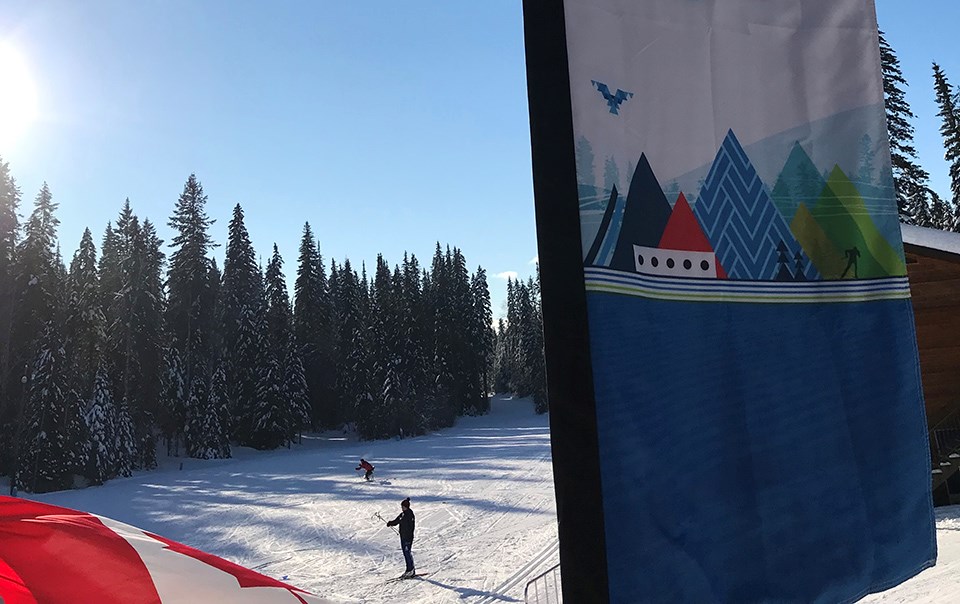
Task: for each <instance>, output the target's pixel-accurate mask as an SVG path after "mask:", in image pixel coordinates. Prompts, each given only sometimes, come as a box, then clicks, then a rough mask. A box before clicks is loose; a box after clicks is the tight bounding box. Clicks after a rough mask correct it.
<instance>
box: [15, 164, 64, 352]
mask: <svg viewBox="0 0 960 604" xmlns="http://www.w3.org/2000/svg"><path fill="white" fill-rule="evenodd" d="M56 209H57V204H56V203H54V201H53V196H52V195H51V194H50V189H49V188H48V187H47V184H46V183H44V184H43V187H42V188H41V189H40V193H39V194H38V195H37V198H36V202H35V204H34V209H33V212H32V213H31V214H30V218H29V219H28V220H27V223H26V225H25V227H24V231H25V236H24V239H23V241H22V242H21V244H20V248H19V249H18V250H17V255H18V257H19V269H20V270H19V275H18V278H17V283H16V289H17V291H18V292H19V295H20V299H19V301H18V303H17V306H16V310H15V312H16V315H17V317H16V328H15V329H16V332H15V337H14V339H15V341H16V342H17V344H18V345H19V346H20V350H21V358H22V359H29V358H32V355H33V352H34V351H35V350H36V344H37V342H38V340H39V338H40V336H41V335H42V334H43V330H44V328H45V326H46V325H47V324H48V323H50V322H51V321H52V320H53V319H54V315H55V313H56V311H57V302H58V297H59V292H60V291H61V288H62V284H61V283H60V282H58V280H57V273H58V268H57V266H56V264H57V257H56V241H57V225H59V224H60V221H59V220H58V219H57V218H56V216H55V215H54V212H55V211H56Z"/></svg>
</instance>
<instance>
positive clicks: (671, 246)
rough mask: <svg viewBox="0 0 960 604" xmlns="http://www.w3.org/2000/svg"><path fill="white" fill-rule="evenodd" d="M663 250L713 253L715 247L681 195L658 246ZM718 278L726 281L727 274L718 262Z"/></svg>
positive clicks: (681, 194) (674, 205)
mask: <svg viewBox="0 0 960 604" xmlns="http://www.w3.org/2000/svg"><path fill="white" fill-rule="evenodd" d="M657 247H658V248H660V249H662V250H682V251H686V252H712V251H713V247H712V246H711V245H710V240H709V239H707V236H706V235H705V234H704V233H703V229H702V228H700V223H699V222H697V217H696V216H694V215H693V210H692V209H691V208H690V204H689V203H687V198H686V197H684V196H683V193H680V196H679V197H678V198H677V203H675V204H673V212H672V213H671V214H670V219H669V220H667V226H666V228H665V229H663V235H662V236H661V237H660V244H659V245H658V246H657ZM717 277H718V278H719V279H726V278H727V273H726V271H724V270H723V267H722V266H720V263H719V262H717Z"/></svg>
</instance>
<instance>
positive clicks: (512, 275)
mask: <svg viewBox="0 0 960 604" xmlns="http://www.w3.org/2000/svg"><path fill="white" fill-rule="evenodd" d="M518 276H519V275H518V273H517V271H503V272H502V273H497V274H496V275H494V277H496V278H498V279H503V280H504V281H506V280H507V279H513V280H514V281H516V280H517V277H518Z"/></svg>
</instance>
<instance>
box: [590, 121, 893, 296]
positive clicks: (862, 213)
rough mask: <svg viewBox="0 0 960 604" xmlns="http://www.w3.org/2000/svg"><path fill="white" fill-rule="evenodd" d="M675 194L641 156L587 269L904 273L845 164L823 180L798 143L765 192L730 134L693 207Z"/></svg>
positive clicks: (762, 277) (670, 273)
mask: <svg viewBox="0 0 960 604" xmlns="http://www.w3.org/2000/svg"><path fill="white" fill-rule="evenodd" d="M768 191H769V192H768ZM674 194H675V193H673V192H672V193H671V200H672V201H673V204H672V205H671V203H670V201H668V199H667V197H666V195H665V194H664V191H663V188H662V186H661V184H660V182H659V181H658V180H657V177H656V175H655V174H654V172H653V169H652V168H651V166H650V162H649V160H648V159H647V156H646V154H642V155H641V156H640V159H639V161H638V162H637V166H636V169H635V171H634V173H633V176H632V178H631V180H630V187H629V191H628V192H627V197H626V202H625V204H623V205H624V207H623V210H622V215H621V216H619V223H618V219H617V218H618V217H615V216H614V211H613V206H614V205H615V204H613V203H608V204H607V207H606V212H605V214H604V217H603V220H602V221H601V225H600V229H599V231H598V232H597V234H596V237H595V239H594V241H593V242H592V245H591V246H590V252H589V253H588V254H587V256H586V258H585V264H586V265H587V266H595V267H606V268H608V269H611V270H613V271H618V272H625V273H631V274H640V275H649V276H653V277H676V278H697V279H716V280H722V281H727V282H729V281H773V282H810V281H831V280H850V279H859V280H862V279H877V278H889V277H903V276H904V275H906V265H905V263H904V260H903V258H902V255H901V254H900V253H899V252H898V251H897V250H896V249H895V248H894V246H893V245H891V243H890V242H889V241H888V240H887V239H886V238H885V237H884V235H883V233H882V232H881V231H880V229H879V228H878V227H877V225H876V223H875V222H874V220H873V218H872V217H871V215H870V212H869V211H868V209H867V207H866V204H865V203H864V197H863V195H862V194H861V193H860V192H859V191H858V190H857V187H856V185H855V184H854V183H853V182H852V181H851V180H850V178H848V177H847V175H846V174H844V172H843V170H841V169H840V168H839V166H834V168H833V170H832V171H831V172H830V174H829V176H828V177H826V178H825V177H824V176H823V175H822V174H821V173H820V171H819V170H818V169H817V167H816V165H815V164H814V163H813V161H812V160H811V159H810V156H809V155H808V154H807V153H806V152H805V151H804V149H803V147H801V145H800V144H799V143H796V144H794V146H793V148H792V149H791V151H790V154H789V156H788V157H787V160H786V163H785V164H784V167H783V169H782V170H781V172H780V174H779V176H778V177H777V179H776V182H775V184H774V186H773V188H772V189H768V187H767V186H766V185H765V184H764V183H763V182H762V181H761V179H760V176H759V175H758V174H757V170H756V169H755V168H754V166H753V164H752V163H751V161H750V158H749V157H748V156H747V154H746V152H745V151H744V149H743V146H742V145H741V144H740V142H739V141H738V140H737V137H736V135H735V134H734V133H733V131H732V130H731V131H728V133H727V135H726V137H725V138H724V140H723V143H722V144H721V146H720V149H719V150H718V151H717V154H716V157H715V159H714V161H713V163H712V164H711V166H710V170H709V172H708V174H707V177H706V179H704V181H703V182H702V185H701V188H700V191H699V195H698V196H697V198H696V201H695V203H693V204H692V205H691V204H690V203H689V202H688V201H687V197H686V196H685V195H684V193H683V192H682V191H681V192H679V193H678V194H676V195H677V196H676V198H675V199H674V198H673V195H674ZM616 198H617V193H616V191H613V194H612V197H611V199H613V200H615V199H616ZM608 238H611V239H612V238H615V239H616V241H615V242H611V241H607V239H608ZM604 243H606V244H607V246H611V243H613V245H612V247H613V254H612V257H611V258H610V260H609V264H604V263H603V262H601V261H600V259H601V258H602V257H603V255H602V254H599V255H598V254H597V250H599V249H601V247H602V246H603V244H604Z"/></svg>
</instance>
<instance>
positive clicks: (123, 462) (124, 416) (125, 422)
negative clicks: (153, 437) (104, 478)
mask: <svg viewBox="0 0 960 604" xmlns="http://www.w3.org/2000/svg"><path fill="white" fill-rule="evenodd" d="M116 422H117V423H116V424H115V425H114V435H115V437H116V439H117V458H116V466H115V469H114V472H115V473H116V475H117V476H130V475H132V474H133V470H134V468H135V467H136V463H137V439H136V436H135V435H134V431H135V429H134V426H133V417H132V416H131V414H130V404H129V403H128V402H127V401H126V400H125V399H124V400H121V401H120V404H119V405H118V406H117V415H116Z"/></svg>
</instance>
